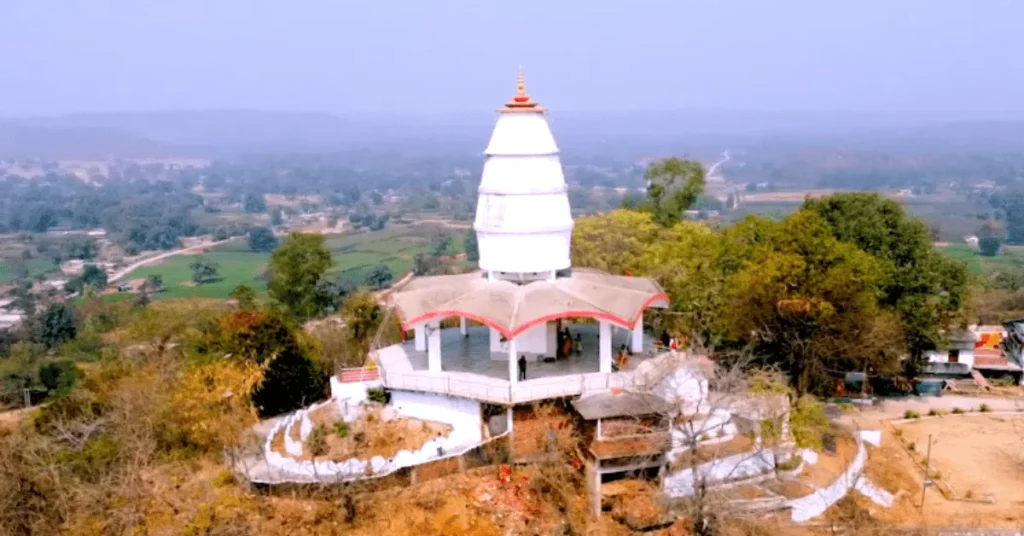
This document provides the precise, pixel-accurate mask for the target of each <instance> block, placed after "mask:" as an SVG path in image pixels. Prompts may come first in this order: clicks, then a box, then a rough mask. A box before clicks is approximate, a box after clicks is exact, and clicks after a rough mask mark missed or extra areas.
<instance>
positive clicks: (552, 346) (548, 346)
mask: <svg viewBox="0 0 1024 536" xmlns="http://www.w3.org/2000/svg"><path fill="white" fill-rule="evenodd" d="M544 330H545V332H546V333H545V338H546V339H547V340H546V341H545V342H544V355H546V356H550V357H555V356H556V355H558V348H556V347H557V346H558V326H556V325H555V323H554V322H548V323H547V324H545V325H544Z"/></svg>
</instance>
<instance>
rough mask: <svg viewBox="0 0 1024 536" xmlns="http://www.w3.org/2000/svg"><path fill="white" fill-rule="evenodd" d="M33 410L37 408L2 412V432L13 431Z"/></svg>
mask: <svg viewBox="0 0 1024 536" xmlns="http://www.w3.org/2000/svg"><path fill="white" fill-rule="evenodd" d="M33 409H36V408H22V409H12V410H8V411H0V430H4V429H6V430H12V429H14V428H15V427H16V426H18V423H19V422H21V419H22V417H24V416H25V415H28V413H29V412H31V411H32V410H33Z"/></svg>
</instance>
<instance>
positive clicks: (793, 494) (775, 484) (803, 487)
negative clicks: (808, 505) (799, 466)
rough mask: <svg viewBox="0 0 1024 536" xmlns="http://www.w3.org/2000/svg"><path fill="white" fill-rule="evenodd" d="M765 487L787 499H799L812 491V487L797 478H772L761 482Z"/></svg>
mask: <svg viewBox="0 0 1024 536" xmlns="http://www.w3.org/2000/svg"><path fill="white" fill-rule="evenodd" d="M761 486H763V487H764V488H765V489H767V490H769V491H771V492H772V493H775V494H777V495H782V496H783V497H785V498H787V499H799V498H800V497H806V496H808V495H810V494H811V493H814V488H813V487H811V486H809V485H807V484H805V483H803V482H800V481H799V480H788V479H781V478H779V479H772V480H769V481H767V482H764V483H762V484H761Z"/></svg>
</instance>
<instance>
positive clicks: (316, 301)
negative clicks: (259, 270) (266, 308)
mask: <svg viewBox="0 0 1024 536" xmlns="http://www.w3.org/2000/svg"><path fill="white" fill-rule="evenodd" d="M333 264H334V261H333V260H332V259H331V252H330V251H328V249H327V247H326V246H325V245H324V237H323V235H313V234H301V233H294V234H292V235H291V236H290V237H289V238H288V240H286V241H285V242H284V244H282V245H281V246H280V247H279V248H277V250H275V251H274V254H273V256H272V257H271V258H270V284H269V285H268V289H269V291H270V296H271V298H273V299H274V300H276V301H277V302H278V303H280V304H281V305H283V306H284V307H285V309H286V310H287V311H288V313H289V314H290V315H292V316H293V317H294V318H297V319H306V318H311V317H313V316H316V315H317V314H318V313H319V312H320V308H321V307H320V306H321V302H322V299H321V296H320V295H319V293H318V292H317V286H318V285H319V283H320V280H321V279H322V278H323V276H324V274H325V273H327V270H328V269H330V267H331V266H332V265H333Z"/></svg>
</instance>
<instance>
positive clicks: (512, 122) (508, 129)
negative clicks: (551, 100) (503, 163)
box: [484, 113, 558, 156]
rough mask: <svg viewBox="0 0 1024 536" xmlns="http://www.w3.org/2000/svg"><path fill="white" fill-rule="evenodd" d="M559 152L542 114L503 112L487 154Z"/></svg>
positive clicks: (545, 153)
mask: <svg viewBox="0 0 1024 536" xmlns="http://www.w3.org/2000/svg"><path fill="white" fill-rule="evenodd" d="M556 153H558V145H556V144H555V137H554V136H552V135H551V128H550V127H549V126H548V122H547V119H546V118H545V117H544V116H543V115H542V114H539V113H537V114H531V113H522V114H502V115H500V116H498V122H497V123H495V125H494V132H493V133H492V134H491V141H490V143H488V144H487V149H486V150H485V151H484V154H485V155H488V156H490V155H542V154H543V155H547V154H556Z"/></svg>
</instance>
